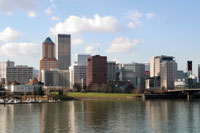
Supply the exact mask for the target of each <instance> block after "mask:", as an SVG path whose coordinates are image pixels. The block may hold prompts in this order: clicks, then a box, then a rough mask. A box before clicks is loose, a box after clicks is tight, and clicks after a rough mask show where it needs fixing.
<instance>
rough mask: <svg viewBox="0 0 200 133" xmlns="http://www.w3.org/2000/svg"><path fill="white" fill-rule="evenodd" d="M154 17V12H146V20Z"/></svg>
mask: <svg viewBox="0 0 200 133" xmlns="http://www.w3.org/2000/svg"><path fill="white" fill-rule="evenodd" d="M154 17H155V13H154V12H149V13H147V14H146V18H147V19H148V20H150V19H153V18H154Z"/></svg>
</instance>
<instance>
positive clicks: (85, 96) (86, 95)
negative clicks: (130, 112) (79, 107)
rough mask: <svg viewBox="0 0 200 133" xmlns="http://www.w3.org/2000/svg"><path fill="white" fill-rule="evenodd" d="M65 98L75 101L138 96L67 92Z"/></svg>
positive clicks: (135, 96) (133, 95) (136, 95)
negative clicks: (71, 98)
mask: <svg viewBox="0 0 200 133" xmlns="http://www.w3.org/2000/svg"><path fill="white" fill-rule="evenodd" d="M67 96H69V97H73V98H75V99H136V98H139V97H140V96H141V95H140V94H124V93H92V92H91V93H80V92H74V93H73V92H69V93H67Z"/></svg>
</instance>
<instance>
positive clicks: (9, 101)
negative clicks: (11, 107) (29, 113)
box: [6, 99, 14, 104]
mask: <svg viewBox="0 0 200 133" xmlns="http://www.w3.org/2000/svg"><path fill="white" fill-rule="evenodd" d="M6 103H8V104H13V103H14V99H10V100H8V101H7V102H6Z"/></svg>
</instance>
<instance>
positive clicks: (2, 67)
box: [0, 60, 15, 80]
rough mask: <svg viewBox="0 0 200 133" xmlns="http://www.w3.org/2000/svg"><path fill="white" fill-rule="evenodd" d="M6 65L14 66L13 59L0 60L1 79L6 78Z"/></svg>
mask: <svg viewBox="0 0 200 133" xmlns="http://www.w3.org/2000/svg"><path fill="white" fill-rule="evenodd" d="M8 67H12V68H13V67H15V63H14V62H13V61H9V60H8V61H5V62H0V80H3V79H5V78H6V68H8Z"/></svg>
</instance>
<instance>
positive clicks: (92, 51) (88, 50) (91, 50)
mask: <svg viewBox="0 0 200 133" xmlns="http://www.w3.org/2000/svg"><path fill="white" fill-rule="evenodd" d="M85 52H86V53H87V54H91V55H96V53H97V52H96V48H95V46H94V45H91V46H87V47H86V48H85Z"/></svg>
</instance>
